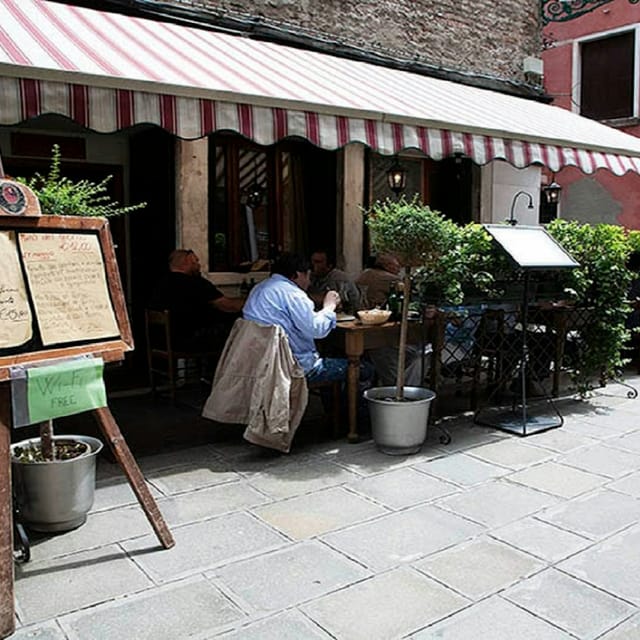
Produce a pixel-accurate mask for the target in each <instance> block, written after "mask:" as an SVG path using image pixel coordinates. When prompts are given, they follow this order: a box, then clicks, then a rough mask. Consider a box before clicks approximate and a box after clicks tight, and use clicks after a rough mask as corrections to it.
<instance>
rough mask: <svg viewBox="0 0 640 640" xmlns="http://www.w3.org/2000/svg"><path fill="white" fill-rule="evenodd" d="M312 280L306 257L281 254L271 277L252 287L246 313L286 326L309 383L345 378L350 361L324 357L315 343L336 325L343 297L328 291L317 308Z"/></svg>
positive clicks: (250, 318) (257, 319)
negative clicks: (309, 292) (310, 289)
mask: <svg viewBox="0 0 640 640" xmlns="http://www.w3.org/2000/svg"><path fill="white" fill-rule="evenodd" d="M309 281H310V265H309V263H308V262H307V261H306V260H305V259H304V258H302V257H300V256H297V255H295V254H292V253H283V254H281V255H280V256H279V257H278V258H277V259H276V261H275V262H274V263H273V267H272V270H271V277H270V278H268V279H267V280H264V281H262V282H261V283H260V284H258V285H257V286H255V287H254V288H253V289H252V290H251V293H250V294H249V297H248V298H247V301H246V302H245V305H244V308H243V311H242V315H243V317H244V318H245V320H253V321H254V322H259V323H261V324H275V325H279V326H280V327H282V329H283V330H284V332H285V333H286V334H287V338H288V340H289V346H290V347H291V351H292V353H293V356H294V358H295V359H296V360H297V362H298V363H299V364H300V366H301V367H302V368H303V370H304V373H305V375H306V377H307V380H308V381H309V382H323V381H327V380H344V379H345V378H346V372H347V360H346V359H345V358H321V357H320V354H319V353H318V351H317V349H316V345H315V342H314V341H315V340H316V339H319V338H324V337H326V336H327V335H328V334H329V332H330V331H331V330H332V329H334V328H335V326H336V313H335V310H336V307H337V306H338V304H339V303H340V296H339V294H338V293H337V292H336V291H327V293H326V294H325V296H324V299H323V301H322V308H321V309H320V310H319V311H314V304H313V301H312V300H311V298H309V296H308V295H307V293H306V290H307V288H308V287H309Z"/></svg>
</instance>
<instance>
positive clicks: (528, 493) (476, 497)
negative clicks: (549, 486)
mask: <svg viewBox="0 0 640 640" xmlns="http://www.w3.org/2000/svg"><path fill="white" fill-rule="evenodd" d="M557 503H558V498H555V497H554V496H550V495H548V494H545V493H542V492H540V491H535V490H533V489H529V488H528V487H523V486H522V485H517V484H511V483H509V482H505V481H503V480H497V481H492V482H488V483H486V484H483V485H479V486H477V487H472V488H471V489H469V490H468V491H466V492H464V493H462V494H456V495H453V496H448V497H446V498H443V499H442V500H439V501H438V504H439V506H441V507H443V508H444V509H448V510H450V511H453V512H454V513H457V514H459V515H462V516H464V517H465V518H469V519H471V520H474V521H475V522H478V523H480V524H482V525H484V526H486V527H500V526H502V525H504V524H507V523H509V522H512V521H514V520H518V519H519V518H523V517H524V516H528V515H530V514H532V513H535V512H536V511H540V510H541V509H544V508H545V507H548V506H550V505H554V504H557Z"/></svg>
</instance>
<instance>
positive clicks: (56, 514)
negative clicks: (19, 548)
mask: <svg viewBox="0 0 640 640" xmlns="http://www.w3.org/2000/svg"><path fill="white" fill-rule="evenodd" d="M54 440H77V441H79V442H85V443H86V444H88V445H89V447H91V451H89V453H87V454H84V455H82V456H79V457H77V458H73V459H71V460H56V461H54V462H20V461H18V460H15V459H13V458H12V460H11V473H12V476H13V491H14V495H15V498H16V501H17V504H18V508H19V509H20V519H21V520H22V521H23V522H24V523H25V524H27V525H28V526H29V528H30V529H33V530H34V531H46V532H56V531H69V530H71V529H75V528H77V527H79V526H80V525H81V524H83V523H84V521H85V520H86V519H87V513H88V512H89V509H91V507H92V506H93V497H94V493H95V486H96V459H97V456H98V454H99V453H100V451H101V450H102V442H100V440H97V439H96V438H90V437H89V436H76V435H60V436H54ZM39 441H40V438H31V439H30V440H23V441H22V442H17V443H15V444H13V445H11V452H12V453H13V450H14V449H15V448H16V447H24V446H26V445H27V444H28V443H33V442H39Z"/></svg>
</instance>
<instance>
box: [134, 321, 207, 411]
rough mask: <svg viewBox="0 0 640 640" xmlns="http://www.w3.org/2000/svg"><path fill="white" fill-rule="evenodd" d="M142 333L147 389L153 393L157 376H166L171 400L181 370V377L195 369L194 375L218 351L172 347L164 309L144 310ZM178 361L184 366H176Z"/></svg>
mask: <svg viewBox="0 0 640 640" xmlns="http://www.w3.org/2000/svg"><path fill="white" fill-rule="evenodd" d="M145 332H146V338H147V362H148V367H149V382H150V384H151V392H152V393H153V394H154V395H155V394H157V390H158V385H157V378H158V377H162V378H166V380H167V382H168V385H169V395H170V397H171V401H172V402H173V403H174V404H175V402H176V390H177V388H178V375H179V373H180V372H181V371H182V372H183V373H184V375H185V377H186V376H187V375H188V374H189V373H190V372H192V371H193V372H196V373H197V374H198V378H200V373H201V369H202V365H203V363H204V362H205V361H206V360H207V359H209V358H215V357H216V356H217V355H219V353H218V351H215V350H211V351H198V352H196V351H183V350H177V349H174V347H173V342H172V334H171V314H170V312H169V311H168V310H166V309H165V310H163V311H155V310H152V309H145ZM180 361H183V362H184V365H183V366H182V367H181V366H180Z"/></svg>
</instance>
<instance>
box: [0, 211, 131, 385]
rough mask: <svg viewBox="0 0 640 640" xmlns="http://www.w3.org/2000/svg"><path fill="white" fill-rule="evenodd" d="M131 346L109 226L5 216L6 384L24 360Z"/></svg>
mask: <svg viewBox="0 0 640 640" xmlns="http://www.w3.org/2000/svg"><path fill="white" fill-rule="evenodd" d="M132 348H133V341H132V338H131V329H130V326H129V320H128V317H127V313H126V308H125V303H124V296H123V293H122V287H121V284H120V276H119V273H118V267H117V263H116V260H115V253H114V250H113V243H112V241H111V234H110V232H109V227H108V222H107V221H106V220H105V219H102V218H76V217H64V216H38V217H9V216H5V215H0V380H3V379H6V378H7V377H8V371H7V369H8V368H9V367H11V366H14V365H16V364H20V363H22V362H34V361H40V360H47V359H53V358H60V357H64V356H65V355H78V354H83V353H90V354H93V355H100V356H101V357H103V359H104V360H105V361H113V360H119V359H122V358H123V357H124V352H125V351H129V350H131V349H132Z"/></svg>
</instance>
